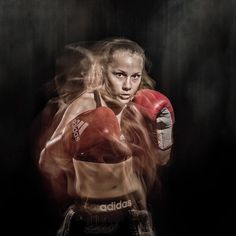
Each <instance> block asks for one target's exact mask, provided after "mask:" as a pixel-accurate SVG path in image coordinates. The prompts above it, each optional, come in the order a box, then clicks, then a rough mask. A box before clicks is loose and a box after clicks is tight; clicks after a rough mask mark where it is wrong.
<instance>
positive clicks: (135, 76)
mask: <svg viewBox="0 0 236 236" xmlns="http://www.w3.org/2000/svg"><path fill="white" fill-rule="evenodd" d="M140 78H141V75H140V74H135V75H132V79H133V80H139V79H140Z"/></svg>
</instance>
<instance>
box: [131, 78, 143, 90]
mask: <svg viewBox="0 0 236 236" xmlns="http://www.w3.org/2000/svg"><path fill="white" fill-rule="evenodd" d="M140 84H141V80H139V81H134V82H133V83H132V88H133V90H137V89H138V88H139V86H140Z"/></svg>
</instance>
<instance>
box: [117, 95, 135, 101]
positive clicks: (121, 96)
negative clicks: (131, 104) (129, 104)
mask: <svg viewBox="0 0 236 236" xmlns="http://www.w3.org/2000/svg"><path fill="white" fill-rule="evenodd" d="M119 97H120V98H121V99H122V100H129V99H130V98H131V97H132V96H131V94H120V96H119Z"/></svg>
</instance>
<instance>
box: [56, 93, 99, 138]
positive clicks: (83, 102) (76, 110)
mask: <svg viewBox="0 0 236 236" xmlns="http://www.w3.org/2000/svg"><path fill="white" fill-rule="evenodd" d="M95 108H96V103H95V101H94V98H93V93H85V94H82V95H81V96H80V97H79V98H77V99H76V100H74V101H73V102H72V103H71V104H70V105H69V106H68V108H67V109H66V111H65V113H64V115H63V117H62V119H61V121H60V123H59V125H58V126H57V128H56V130H55V131H54V133H53V134H52V136H51V139H54V138H55V137H56V136H58V135H59V134H61V133H62V132H63V130H64V127H65V126H66V125H67V124H68V123H69V122H70V121H71V120H72V119H74V118H75V117H76V116H78V115H79V114H81V113H83V112H85V111H88V110H90V109H95Z"/></svg>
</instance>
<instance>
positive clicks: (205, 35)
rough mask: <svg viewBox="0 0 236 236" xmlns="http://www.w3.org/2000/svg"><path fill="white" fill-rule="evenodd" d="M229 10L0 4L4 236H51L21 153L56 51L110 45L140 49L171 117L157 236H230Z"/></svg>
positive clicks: (215, 5) (227, 6)
mask: <svg viewBox="0 0 236 236" xmlns="http://www.w3.org/2000/svg"><path fill="white" fill-rule="evenodd" d="M235 5H236V4H235V2H234V1H233V0H228V1H224V0H222V1H220V0H188V1H184V0H149V1H148V0H145V1H140V2H139V1H137V2H136V1H122V0H77V1H76V0H68V1H64V0H51V1H48V0H20V1H19V0H1V1H0V95H1V99H0V107H1V122H0V125H1V133H0V137H1V139H0V141H1V151H0V152H1V154H0V160H1V171H0V176H1V180H0V181H1V193H0V195H1V202H0V204H1V216H2V217H4V220H3V221H1V224H2V226H3V228H4V229H5V230H7V231H8V232H7V233H6V234H5V235H17V234H22V235H36V236H37V235H53V233H52V232H53V229H52V225H53V219H52V218H53V213H51V211H50V206H49V204H48V201H47V198H46V197H45V195H44V193H43V191H42V188H41V184H40V180H39V176H38V174H37V170H36V167H35V165H34V163H33V161H32V156H31V155H30V153H29V129H30V127H31V124H32V121H33V120H34V118H35V117H36V115H37V114H38V113H39V112H40V111H41V109H42V108H43V107H44V105H45V103H46V102H47V99H48V97H47V94H45V93H44V90H43V85H44V84H45V83H46V82H48V81H50V80H51V79H52V78H53V76H54V69H55V66H54V65H55V58H56V56H57V54H58V53H59V51H60V50H61V49H62V48H63V47H64V45H65V44H68V43H72V42H78V41H91V40H99V39H103V38H105V37H110V36H124V37H128V38H130V39H133V40H135V41H137V42H138V43H139V44H140V45H141V46H142V47H144V48H145V50H146V53H147V55H148V57H149V58H150V59H151V61H152V64H153V65H152V68H151V76H152V77H153V78H155V79H156V81H157V89H158V90H160V91H161V92H163V93H165V94H166V95H167V96H168V97H169V98H170V100H171V101H172V103H173V106H174V108H175V114H176V125H175V131H174V137H175V145H174V148H173V157H172V160H171V162H170V163H169V165H168V167H166V168H165V169H164V170H163V172H162V182H163V189H162V195H161V197H160V196H155V195H153V200H154V201H155V199H156V200H157V201H156V202H155V204H154V205H153V212H154V222H155V224H156V225H157V230H158V232H159V235H160V236H175V235H182V236H184V235H186V236H187V235H191V236H194V235H214V234H216V233H221V234H222V235H229V232H230V231H231V230H233V231H234V232H235V229H234V218H235V195H233V190H234V189H235V182H234V177H235V173H234V172H235V167H234V156H235V154H234V144H235V131H236V123H235V118H234V117H235V115H236V111H235V104H234V103H235V100H236V95H235V90H236V82H235V79H236V78H235V77H236V69H235V65H234V64H235V59H236V49H235V40H236V17H235V9H236V6H235ZM30 227H34V229H33V230H31V229H30ZM1 230H2V227H1ZM230 235H232V233H231V234H230Z"/></svg>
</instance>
